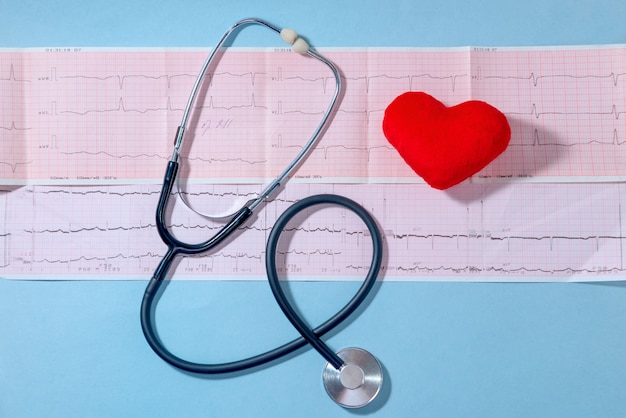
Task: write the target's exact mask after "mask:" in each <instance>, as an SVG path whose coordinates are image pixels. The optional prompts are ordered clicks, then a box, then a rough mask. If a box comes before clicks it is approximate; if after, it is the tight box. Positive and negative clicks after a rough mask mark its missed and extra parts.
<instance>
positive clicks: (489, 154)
mask: <svg viewBox="0 0 626 418" xmlns="http://www.w3.org/2000/svg"><path fill="white" fill-rule="evenodd" d="M383 132H384V133H385V136H386V137H387V140H388V141H389V143H390V144H391V145H393V146H394V147H395V148H396V150H398V152H399V153H400V155H401V156H402V158H404V161H406V162H407V164H408V165H409V166H411V168H412V169H413V170H414V171H415V172H416V173H417V174H418V175H419V176H421V177H422V178H423V179H424V180H425V181H426V182H427V183H428V184H430V185H431V186H432V187H434V188H436V189H441V190H443V189H447V188H448V187H451V186H454V185H455V184H458V183H460V182H462V181H463V180H465V179H466V178H468V177H470V176H472V175H473V174H476V173H477V172H479V171H480V170H482V169H483V168H484V167H485V166H486V165H487V164H489V163H490V162H491V161H492V160H493V159H494V158H496V157H497V156H498V155H500V154H501V153H502V151H504V150H505V149H506V147H507V145H508V144H509V140H510V139H511V128H510V127H509V123H508V121H507V120H506V116H504V114H502V112H500V111H499V110H498V109H496V108H495V107H493V106H491V105H489V104H487V103H485V102H481V101H477V100H472V101H468V102H464V103H461V104H458V105H456V106H452V107H446V106H445V105H444V104H443V103H441V102H440V101H438V100H437V99H435V98H434V97H432V96H429V95H428V94H426V93H421V92H409V93H404V94H402V95H400V96H398V97H397V98H396V99H395V100H394V101H393V102H391V104H390V105H389V106H388V107H387V109H386V110H385V117H384V119H383Z"/></svg>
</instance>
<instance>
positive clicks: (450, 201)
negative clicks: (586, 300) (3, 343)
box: [0, 45, 626, 281]
mask: <svg viewBox="0 0 626 418" xmlns="http://www.w3.org/2000/svg"><path fill="white" fill-rule="evenodd" d="M321 52H322V53H324V55H326V56H328V57H329V58H330V59H331V60H333V61H334V62H335V63H336V64H337V66H338V67H339V68H340V70H341V73H342V81H343V82H344V86H345V93H344V94H343V95H342V97H341V104H340V107H339V109H338V111H337V112H336V114H335V116H334V119H333V121H332V124H331V125H330V127H329V128H328V129H327V131H326V132H325V135H324V136H323V137H322V138H321V140H320V141H319V143H318V144H317V146H316V148H315V150H314V151H313V153H312V155H311V156H310V157H309V158H308V159H307V160H306V162H305V163H304V164H303V165H302V166H301V167H300V168H299V169H298V170H297V172H296V173H295V175H294V177H293V179H292V181H291V182H289V183H288V184H287V186H286V187H285V188H284V190H282V191H281V193H280V194H279V195H278V197H277V198H276V199H274V200H273V201H272V202H268V203H267V205H265V206H264V207H263V208H262V210H261V211H260V212H259V214H258V215H257V217H256V218H255V219H254V220H253V222H251V223H250V224H249V225H248V226H247V227H245V228H244V230H243V231H242V232H241V233H240V234H239V235H238V236H237V237H236V239H235V240H233V241H232V242H228V243H226V244H225V245H223V246H222V247H221V248H219V249H218V250H217V251H216V252H214V253H211V254H209V255H207V256H205V257H198V258H190V259H185V260H183V261H181V263H179V265H178V266H177V267H176V275H175V277H184V278H187V279H232V280H251V279H253V280H256V279H263V278H264V277H265V270H264V257H265V253H264V250H265V248H264V247H265V242H266V239H267V235H268V234H269V231H270V229H271V227H272V225H273V223H274V222H275V220H276V218H277V217H278V216H279V215H280V213H282V211H283V210H284V209H285V208H286V207H287V206H288V205H289V204H290V203H293V202H295V201H297V200H298V199H301V198H303V197H305V196H308V195H310V194H314V193H329V192H330V193H338V194H342V195H346V196H348V197H351V198H352V199H354V200H356V201H358V202H360V203H361V204H363V205H364V206H365V207H366V209H368V210H369V211H370V212H371V213H372V214H373V215H374V216H375V217H376V219H377V221H378V222H379V224H380V227H381V230H382V231H384V236H385V246H386V248H385V251H386V259H385V263H384V266H383V270H382V275H381V276H382V277H383V278H384V279H385V280H454V281H471V280H481V281H567V280H620V279H621V278H622V277H623V273H624V268H625V267H624V262H623V258H624V249H623V243H624V235H623V232H622V230H623V226H622V219H623V216H622V207H624V205H623V203H626V202H623V200H624V196H625V194H626V190H625V189H624V184H622V182H623V181H624V179H625V178H626V177H625V175H626V168H625V167H626V146H625V144H626V122H625V121H626V48H625V47H624V46H622V45H611V46H595V47H566V48H491V47H484V48H483V47H468V48H448V49H393V48H388V49H329V50H322V51H321ZM206 53H207V51H205V50H186V49H180V50H156V49H119V50H105V49H81V48H51V49H24V50H1V51H0V109H1V114H0V183H1V184H2V186H0V208H2V211H3V216H2V218H1V219H0V222H2V223H1V224H0V276H1V277H9V278H37V279H147V278H149V277H150V275H151V274H152V271H153V270H154V268H155V267H156V263H157V262H158V261H159V260H160V257H161V256H162V255H163V253H164V251H165V247H164V244H162V243H161V242H160V240H159V237H158V234H157V232H156V229H155V225H154V210H155V208H156V202H157V199H158V194H159V192H160V187H159V185H160V183H161V181H162V176H163V174H164V171H165V167H166V164H167V161H168V160H169V158H170V156H171V152H172V149H173V146H172V143H173V138H174V134H175V132H176V129H177V127H178V124H179V123H180V118H181V116H182V112H183V109H184V107H185V104H186V102H187V99H188V94H189V91H190V89H191V86H192V84H193V82H194V80H195V78H196V76H197V71H198V70H199V68H200V66H201V64H202V62H203V60H204V59H205V57H206ZM333 90H334V79H333V77H332V74H330V72H329V70H328V69H327V68H326V67H325V66H323V65H322V64H319V63H318V62H317V61H314V60H312V59H310V58H306V57H301V56H299V55H297V54H295V53H292V52H289V51H288V50H284V49H233V50H229V52H227V53H226V54H224V56H223V57H222V59H221V60H220V62H219V63H218V65H217V66H216V67H215V68H211V69H209V72H208V73H207V74H206V75H205V82H204V84H203V88H202V96H203V99H202V100H201V101H199V102H198V103H196V106H195V108H194V116H193V118H192V121H191V124H190V128H189V133H188V137H187V140H186V141H187V142H186V149H185V150H184V154H183V156H182V157H183V159H182V167H183V168H182V176H183V177H184V178H186V179H187V184H186V186H185V187H184V190H182V191H181V192H182V193H185V194H186V196H187V198H188V200H189V201H190V202H191V203H192V204H193V205H194V206H195V207H197V208H199V209H201V210H203V211H208V212H211V213H216V212H220V211H226V210H227V209H228V208H229V207H230V206H231V204H232V203H233V201H238V202H242V201H245V200H247V199H249V198H251V197H252V196H254V194H255V193H256V192H258V191H259V190H260V188H261V185H262V184H264V183H266V182H267V181H268V180H270V179H271V178H273V177H275V176H276V175H277V174H278V173H279V172H280V171H282V169H283V168H284V167H285V165H286V164H287V163H288V162H289V161H290V160H291V159H292V158H293V156H294V155H295V154H297V152H298V151H299V150H300V149H301V147H302V145H303V144H304V143H305V142H306V140H307V139H308V138H309V136H310V135H311V134H312V132H313V130H314V129H315V127H316V126H317V124H318V123H319V120H320V118H321V117H322V115H323V112H324V110H325V109H326V107H327V105H328V102H329V100H330V98H331V96H332V94H333ZM406 91H425V92H427V93H429V94H431V95H433V96H434V97H436V98H437V99H439V100H441V101H442V102H443V103H445V104H446V105H448V106H451V105H454V104H458V103H460V102H463V101H466V100H471V99H475V100H483V101H486V102H488V103H490V104H492V105H493V106H495V107H497V108H498V109H500V110H501V111H502V112H503V113H504V114H505V115H506V116H507V118H508V120H509V123H510V125H511V129H512V138H511V143H510V145H509V147H508V149H507V150H506V151H505V152H504V153H503V154H502V155H501V156H500V157H498V158H497V159H496V160H495V161H494V162H493V163H491V164H490V165H489V166H488V167H486V168H485V169H484V170H482V171H481V172H480V173H478V174H477V175H476V176H474V177H473V178H472V179H470V180H469V181H467V182H465V183H463V184H461V185H458V186H455V187H454V188H452V189H450V190H447V191H437V190H434V189H431V188H430V187H429V186H427V185H426V184H425V183H424V182H423V181H422V180H421V179H420V178H419V177H418V176H416V175H415V174H414V173H413V172H412V171H411V170H410V168H408V167H407V166H406V164H405V163H404V162H403V161H402V159H401V158H400V157H399V156H398V154H397V153H396V151H395V150H394V149H393V148H392V147H391V146H390V145H389V144H388V143H387V142H386V140H385V138H384V136H383V134H382V129H381V123H382V118H383V114H384V110H385V108H386V106H387V105H388V104H389V103H390V102H391V101H392V100H393V99H394V98H395V97H396V96H398V95H399V94H401V93H404V92H406ZM177 193H178V192H177ZM171 222H172V224H173V226H174V229H175V230H176V231H177V234H180V236H181V237H184V238H185V239H188V240H190V241H203V240H205V239H206V238H208V237H209V236H210V235H212V234H213V231H214V230H215V229H216V228H217V227H218V226H219V225H217V224H215V223H212V222H208V221H206V220H204V219H202V218H200V217H198V216H195V215H194V214H193V213H192V212H191V211H189V210H188V209H187V208H185V207H184V206H183V205H181V204H180V201H179V200H177V202H176V204H175V205H174V208H173V210H172V219H171ZM289 233H290V234H291V235H292V236H291V237H290V239H287V240H285V241H286V242H285V243H284V244H283V247H282V248H280V249H279V254H278V257H280V258H281V259H280V261H282V265H283V267H282V268H283V271H281V273H282V274H284V275H286V276H287V277H289V278H293V279H302V280H309V279H322V280H360V279H361V277H362V276H363V274H364V273H365V272H366V269H367V267H368V262H369V258H370V253H371V247H370V241H369V239H370V237H369V236H368V234H367V232H366V229H365V227H364V225H362V224H361V223H360V222H359V220H358V219H356V218H355V217H353V216H352V215H351V214H350V213H346V212H345V211H342V210H339V209H331V208H329V209H324V210H320V211H315V212H313V213H310V214H309V216H308V217H306V218H304V219H301V220H300V223H296V224H294V225H292V226H291V227H290V230H289ZM278 264H279V265H281V262H279V263H278Z"/></svg>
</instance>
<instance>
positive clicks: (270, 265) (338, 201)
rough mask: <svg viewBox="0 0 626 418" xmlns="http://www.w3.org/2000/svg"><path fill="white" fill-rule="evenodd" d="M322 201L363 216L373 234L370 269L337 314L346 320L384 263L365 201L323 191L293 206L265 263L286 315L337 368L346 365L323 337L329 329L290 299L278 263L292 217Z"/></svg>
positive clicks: (277, 225) (280, 220)
mask: <svg viewBox="0 0 626 418" xmlns="http://www.w3.org/2000/svg"><path fill="white" fill-rule="evenodd" d="M322 204H330V205H337V206H341V207H344V208H346V209H349V210H350V211H352V212H353V213H355V214H356V215H357V216H358V217H359V218H361V220H362V221H363V222H364V223H365V225H366V226H367V229H368V230H369V232H370V236H371V238H372V262H371V264H370V268H369V271H368V273H367V275H366V277H365V279H364V280H363V283H362V284H361V286H360V288H359V289H358V291H357V292H356V293H355V295H354V296H353V297H352V299H350V301H348V303H347V304H346V305H345V306H344V307H343V308H342V309H341V310H340V311H339V312H337V314H336V315H335V316H334V317H333V318H336V319H337V320H338V321H339V322H343V321H344V320H346V319H347V318H348V316H350V315H351V314H352V313H353V312H354V311H355V310H356V309H357V308H358V307H359V306H360V305H361V303H362V302H363V301H364V300H365V298H366V297H367V295H368V293H369V292H370V291H371V289H372V287H373V286H374V284H375V283H376V278H377V276H378V271H379V269H380V266H381V263H382V237H381V234H380V231H379V229H378V226H377V224H376V221H375V220H374V219H373V218H372V216H371V215H370V214H369V213H368V212H367V211H366V210H365V209H364V208H363V207H362V206H361V205H359V204H358V203H356V202H355V201H353V200H351V199H348V198H346V197H343V196H338V195H332V194H321V195H314V196H309V197H307V198H304V199H302V200H300V201H298V202H297V203H295V204H293V205H292V206H291V207H289V208H288V209H287V210H286V211H285V212H283V213H282V214H281V216H280V217H279V218H278V220H277V221H276V223H275V224H274V227H273V228H272V231H271V232H270V235H269V238H268V241H267V249H266V252H265V266H266V274H267V278H268V282H269V285H270V288H271V290H272V294H273V295H274V298H275V299H276V302H277V303H278V306H280V308H281V310H282V311H283V313H284V314H285V316H286V317H287V318H288V319H289V321H290V322H291V324H292V325H293V326H294V328H296V329H297V330H298V332H299V333H300V335H301V336H302V337H303V338H304V339H306V340H307V342H308V343H309V344H310V345H311V346H312V347H313V348H315V349H316V350H317V352H319V353H320V354H321V355H322V356H323V357H324V358H325V359H326V360H327V361H328V362H329V363H330V364H331V365H332V366H333V367H334V368H335V369H339V368H340V367H341V366H342V365H343V360H342V359H341V358H340V357H339V356H338V355H337V354H336V353H335V352H334V351H333V350H331V349H330V348H329V347H328V345H326V343H324V342H323V341H322V340H321V339H320V336H321V335H323V334H324V333H325V332H327V330H326V329H325V328H324V326H323V325H322V326H321V327H320V328H321V330H320V329H319V328H318V330H312V329H311V328H310V327H309V326H308V325H307V324H306V323H305V322H304V321H303V320H302V318H301V317H300V316H299V315H298V313H297V312H296V311H295V309H294V308H293V307H292V306H291V304H290V303H289V300H288V298H287V296H286V295H285V292H284V291H283V288H282V286H281V284H280V278H279V276H278V272H277V266H276V254H277V249H278V242H279V240H280V236H281V234H282V232H283V230H284V228H285V227H286V226H287V224H288V223H289V221H291V219H293V217H294V216H296V215H297V214H298V213H300V212H301V211H303V210H305V209H308V208H310V207H312V206H315V205H322Z"/></svg>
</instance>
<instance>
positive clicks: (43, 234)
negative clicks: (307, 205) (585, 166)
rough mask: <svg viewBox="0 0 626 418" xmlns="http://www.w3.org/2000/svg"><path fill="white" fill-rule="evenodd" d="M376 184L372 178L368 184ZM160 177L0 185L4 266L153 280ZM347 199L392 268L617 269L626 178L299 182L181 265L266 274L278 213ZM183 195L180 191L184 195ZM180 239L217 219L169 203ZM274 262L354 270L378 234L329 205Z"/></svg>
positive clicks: (351, 274)
mask: <svg viewBox="0 0 626 418" xmlns="http://www.w3.org/2000/svg"><path fill="white" fill-rule="evenodd" d="M372 188H374V190H372ZM256 189H257V186H253V185H240V186H232V185H196V186H195V191H194V197H198V198H202V199H208V200H212V201H214V202H222V200H224V199H228V200H232V199H237V198H241V199H248V198H250V196H251V194H254V193H255V192H256ZM159 191H160V190H159V187H158V186H157V185H150V184H147V185H142V186H90V187H87V186H84V187H71V188H66V187H65V188H64V187H58V186H25V187H20V188H18V189H15V190H13V191H11V192H9V191H4V192H3V193H0V199H1V200H0V203H1V204H2V205H3V207H5V208H6V215H5V222H4V225H3V230H2V233H1V234H0V240H1V241H0V244H2V251H0V254H1V255H2V259H1V260H0V276H2V277H9V278H17V279H19V278H32V277H33V276H34V277H38V278H42V279H46V278H57V279H59V278H61V279H64V280H69V279H85V278H88V279H89V278H90V279H94V278H98V279H112V280H114V279H147V278H148V277H150V276H151V275H152V273H153V271H154V269H155V267H156V264H157V263H158V261H159V260H160V259H161V256H162V255H163V253H164V251H165V246H164V244H163V243H162V242H161V241H160V239H159V237H158V234H157V231H156V228H155V224H154V208H155V206H156V201H157V199H158V195H159ZM317 193H336V194H341V195H345V196H347V197H350V198H352V199H354V200H356V201H358V202H360V203H361V204H363V205H364V207H365V208H366V209H367V210H368V211H370V213H372V215H373V216H374V217H375V218H376V219H377V221H378V222H379V224H380V227H381V229H382V230H383V232H384V239H385V254H386V255H385V260H384V263H383V269H382V272H381V273H382V274H381V277H383V278H384V280H395V281H406V280H411V281H416V280H427V281H432V280H437V281H477V280H479V281H577V280H585V281H590V280H621V279H622V278H623V275H624V273H625V271H626V266H625V265H624V253H625V250H624V240H625V239H626V237H625V236H624V232H623V230H624V225H622V223H623V221H622V219H626V217H625V216H624V215H625V214H624V213H623V211H624V209H623V208H626V201H625V199H626V185H625V184H621V183H585V184H581V183H561V184H556V183H512V184H507V185H503V184H465V185H461V186H460V187H459V188H457V189H455V190H454V191H451V192H449V193H445V192H441V191H438V190H434V189H432V188H430V187H429V186H427V185H424V184H388V185H380V184H374V185H371V184H370V185H345V184H338V185H321V184H308V185H307V184H291V185H289V187H287V188H286V189H285V190H284V191H283V192H282V193H281V194H280V195H279V197H278V198H277V199H275V201H273V202H271V203H268V204H267V205H266V206H265V207H264V208H263V209H262V211H261V212H260V213H259V214H258V216H257V217H256V218H255V219H253V221H252V222H251V223H250V224H248V226H246V227H244V228H243V231H241V233H240V234H238V236H237V237H236V239H235V240H234V241H232V242H229V243H227V244H226V245H224V246H222V247H220V248H219V249H217V250H216V251H215V252H213V253H211V254H209V255H207V256H203V257H192V258H185V259H183V260H182V261H181V262H180V264H179V265H178V266H177V267H176V274H175V276H174V277H177V278H181V277H182V278H186V279H214V280H217V279H232V280H257V279H258V280H263V279H265V261H264V260H265V243H266V241H267V235H268V234H269V231H270V229H271V228H272V226H273V225H274V223H275V220H276V219H277V217H278V216H279V215H280V214H281V213H282V212H283V211H284V210H285V209H286V207H287V206H288V205H290V204H292V203H293V202H295V201H297V200H299V199H301V198H303V197H305V196H309V195H312V194H317ZM178 203H180V202H179V201H178ZM171 222H172V224H173V227H174V230H175V231H176V232H177V234H178V236H179V237H182V238H184V239H185V240H189V241H190V242H199V241H203V240H205V239H206V238H207V237H208V236H210V235H212V233H213V231H214V229H215V226H216V225H215V224H211V223H207V222H204V221H202V220H200V219H198V218H197V217H195V216H193V214H192V213H191V212H190V211H189V210H188V209H187V208H185V207H183V206H182V205H179V204H175V205H174V209H173V211H172V220H171ZM284 234H285V239H284V240H282V241H281V244H280V245H279V253H278V258H277V265H278V266H279V267H280V271H279V273H281V274H283V275H285V276H287V277H288V278H290V279H296V280H298V279H299V280H302V279H305V280H359V279H361V278H362V277H363V275H364V274H365V272H366V270H367V268H368V267H369V261H370V257H371V241H370V239H371V238H370V236H369V234H368V232H367V229H366V228H365V226H364V225H363V224H362V222H361V221H360V220H359V219H358V218H356V217H355V216H353V214H352V213H350V212H346V211H345V210H342V209H339V208H337V209H333V208H327V209H323V210H319V211H313V212H312V213H310V214H309V216H308V217H300V219H298V222H294V223H293V224H289V225H287V228H286V230H285V232H284Z"/></svg>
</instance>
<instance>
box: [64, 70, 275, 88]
mask: <svg viewBox="0 0 626 418" xmlns="http://www.w3.org/2000/svg"><path fill="white" fill-rule="evenodd" d="M260 75H265V73H264V72H258V71H250V72H246V73H233V72H230V71H226V72H220V73H207V74H205V76H204V78H206V79H208V80H209V86H212V85H213V81H214V79H215V78H217V77H223V76H230V77H239V78H244V77H250V84H251V85H252V86H254V85H255V83H256V78H257V77H258V76H260ZM187 77H191V78H193V79H195V78H196V77H197V74H191V73H180V74H171V75H170V74H161V75H157V76H149V75H145V74H127V75H121V74H114V75H106V76H87V75H67V76H61V77H59V79H68V80H72V79H73V80H76V79H84V80H96V81H109V80H117V83H116V84H117V85H118V87H119V89H120V90H123V89H124V86H125V84H126V80H128V79H133V78H144V79H146V80H162V79H165V80H166V86H167V88H168V89H170V88H172V80H174V79H176V78H187Z"/></svg>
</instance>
